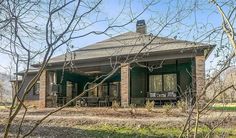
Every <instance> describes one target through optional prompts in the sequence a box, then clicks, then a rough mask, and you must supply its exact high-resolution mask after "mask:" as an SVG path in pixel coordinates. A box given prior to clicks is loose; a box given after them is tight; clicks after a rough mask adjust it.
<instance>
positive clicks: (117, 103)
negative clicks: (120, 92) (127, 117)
mask: <svg viewBox="0 0 236 138" xmlns="http://www.w3.org/2000/svg"><path fill="white" fill-rule="evenodd" d="M111 107H112V108H113V109H114V110H117V109H118V108H119V107H120V103H119V102H117V101H116V100H114V101H112V106H111Z"/></svg>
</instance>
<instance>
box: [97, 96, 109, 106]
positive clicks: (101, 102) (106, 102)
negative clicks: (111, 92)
mask: <svg viewBox="0 0 236 138" xmlns="http://www.w3.org/2000/svg"><path fill="white" fill-rule="evenodd" d="M109 105H110V102H109V97H108V96H106V97H105V98H103V99H99V107H102V106H106V107H107V106H109Z"/></svg>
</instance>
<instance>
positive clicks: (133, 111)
mask: <svg viewBox="0 0 236 138" xmlns="http://www.w3.org/2000/svg"><path fill="white" fill-rule="evenodd" d="M129 107H130V110H129V112H130V114H131V115H134V114H135V113H136V109H135V108H136V104H130V105H129Z"/></svg>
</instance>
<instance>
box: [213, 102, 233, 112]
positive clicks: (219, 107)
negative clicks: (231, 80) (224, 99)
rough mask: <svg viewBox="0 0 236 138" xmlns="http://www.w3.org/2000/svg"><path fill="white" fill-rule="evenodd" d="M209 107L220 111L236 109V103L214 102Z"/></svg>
mask: <svg viewBox="0 0 236 138" xmlns="http://www.w3.org/2000/svg"><path fill="white" fill-rule="evenodd" d="M211 109H213V110H220V111H236V103H230V104H222V103H216V104H214V105H213V106H212V107H211Z"/></svg>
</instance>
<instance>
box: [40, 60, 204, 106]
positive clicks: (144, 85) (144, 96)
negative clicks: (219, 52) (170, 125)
mask: <svg viewBox="0 0 236 138" xmlns="http://www.w3.org/2000/svg"><path fill="white" fill-rule="evenodd" d="M195 64H196V63H195V58H182V59H170V60H165V61H163V60H161V61H145V62H140V63H138V64H132V65H129V64H127V65H126V64H125V65H122V67H121V69H120V70H119V71H118V72H117V73H115V74H114V75H113V76H112V77H110V78H109V79H108V80H106V81H105V82H104V83H103V84H102V85H100V86H98V87H96V88H94V89H92V90H90V91H89V92H88V93H86V94H85V95H84V96H82V97H81V98H79V99H78V100H77V101H76V102H74V103H72V104H71V105H70V106H76V105H78V106H111V105H112V102H113V101H116V102H118V103H120V104H121V106H123V107H125V106H128V105H129V104H135V105H137V106H144V105H145V103H146V101H148V100H149V101H155V104H156V105H163V104H165V103H174V104H175V103H176V102H177V101H178V100H185V101H186V102H188V103H192V102H193V101H194V98H195V95H196V91H194V90H195V87H196V86H195V85H196V81H195V80H193V79H192V78H195V75H196V67H195ZM202 64H203V63H202ZM109 71H111V67H110V66H97V67H89V68H78V69H73V70H66V71H62V70H55V69H54V70H47V71H45V72H44V73H46V74H45V75H46V76H47V77H45V78H42V77H41V79H40V81H45V83H44V84H45V85H46V84H49V85H47V87H46V88H44V87H43V86H42V84H43V83H40V85H41V86H40V90H41V91H43V90H42V89H45V90H46V93H45V96H44V95H43V94H42V93H40V101H41V102H42V104H44V106H45V107H56V106H62V105H64V104H65V103H67V102H68V101H70V100H71V99H73V98H75V97H76V96H78V95H79V94H81V93H82V92H83V91H84V89H88V88H93V87H94V86H95V85H96V84H97V83H99V82H100V81H101V80H102V79H103V77H101V78H100V79H97V78H98V77H100V76H101V75H104V74H107V73H108V72H109ZM95 79H97V80H96V81H94V80H95ZM46 82H47V83H46ZM88 82H90V83H89V84H88ZM91 82H92V83H91Z"/></svg>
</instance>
